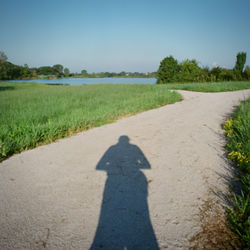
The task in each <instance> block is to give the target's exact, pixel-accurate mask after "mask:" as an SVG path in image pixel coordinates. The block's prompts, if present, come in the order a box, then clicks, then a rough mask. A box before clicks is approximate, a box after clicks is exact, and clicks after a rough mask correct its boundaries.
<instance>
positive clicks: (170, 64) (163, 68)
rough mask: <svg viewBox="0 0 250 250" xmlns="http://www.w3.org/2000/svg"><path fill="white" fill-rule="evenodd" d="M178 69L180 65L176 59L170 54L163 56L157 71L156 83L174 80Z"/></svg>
mask: <svg viewBox="0 0 250 250" xmlns="http://www.w3.org/2000/svg"><path fill="white" fill-rule="evenodd" d="M179 70H180V66H179V64H178V61H177V60H176V59H174V58H173V57H172V56H169V57H166V58H164V59H163V60H162V61H161V63H160V67H159V69H158V72H157V83H169V82H175V81H176V80H177V73H178V72H179Z"/></svg>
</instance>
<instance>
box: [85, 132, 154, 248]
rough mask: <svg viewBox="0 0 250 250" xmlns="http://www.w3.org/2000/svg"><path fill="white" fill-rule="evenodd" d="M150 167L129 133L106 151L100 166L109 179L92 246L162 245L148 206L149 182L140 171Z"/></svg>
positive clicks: (148, 246)
mask: <svg viewBox="0 0 250 250" xmlns="http://www.w3.org/2000/svg"><path fill="white" fill-rule="evenodd" d="M150 168H151V166H150V164H149V162H148V160H147V158H146V157H145V155H144V154H143V152H142V151H141V150H140V148H139V147H137V146H136V145H132V144H130V143H129V138H128V137H127V136H121V137H120V138H119V142H118V143H117V144H116V145H113V146H111V147H110V148H109V149H108V150H107V151H106V152H105V154H104V155H103V157H102V158H101V160H100V161H99V163H98V164H97V166H96V169H97V170H103V171H106V172H107V180H106V184H105V188H104V192H103V201H102V206H101V212H100V217H99V223H98V227H97V230H96V234H95V238H94V240H93V243H92V246H91V248H90V249H159V247H158V244H157V240H156V237H155V234H154V230H153V227H152V224H151V220H150V215H149V210H148V203H147V195H148V183H147V179H146V177H145V175H144V174H143V172H141V171H140V169H150Z"/></svg>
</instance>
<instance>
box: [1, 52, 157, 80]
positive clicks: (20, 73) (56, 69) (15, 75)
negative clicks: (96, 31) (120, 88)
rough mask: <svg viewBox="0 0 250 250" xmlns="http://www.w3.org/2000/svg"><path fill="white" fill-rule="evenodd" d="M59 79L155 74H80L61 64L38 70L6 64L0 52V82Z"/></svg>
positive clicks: (3, 54)
mask: <svg viewBox="0 0 250 250" xmlns="http://www.w3.org/2000/svg"><path fill="white" fill-rule="evenodd" d="M60 77H88V78H90V77H91V78H97V77H156V72H152V73H140V72H125V71H122V72H120V73H115V72H100V73H88V72H87V70H85V69H83V70H82V71H81V73H71V72H70V70H69V69H68V68H64V67H63V65H61V64H55V65H53V66H42V67H38V68H35V67H34V68H29V67H28V65H27V64H25V65H24V66H19V65H15V64H13V63H11V62H8V58H7V56H6V55H5V53H4V52H2V51H0V80H12V79H21V80H27V79H37V78H60Z"/></svg>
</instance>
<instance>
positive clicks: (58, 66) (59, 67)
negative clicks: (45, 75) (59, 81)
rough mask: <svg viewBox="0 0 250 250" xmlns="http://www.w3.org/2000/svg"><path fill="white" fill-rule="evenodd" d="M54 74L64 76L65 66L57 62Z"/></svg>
mask: <svg viewBox="0 0 250 250" xmlns="http://www.w3.org/2000/svg"><path fill="white" fill-rule="evenodd" d="M52 68H53V74H55V75H57V76H62V75H63V66H62V65H61V64H55V65H53V67H52Z"/></svg>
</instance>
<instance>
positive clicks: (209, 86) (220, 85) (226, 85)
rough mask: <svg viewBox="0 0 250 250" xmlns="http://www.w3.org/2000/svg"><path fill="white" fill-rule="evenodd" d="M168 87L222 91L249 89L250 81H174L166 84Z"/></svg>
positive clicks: (200, 90) (198, 90) (199, 90)
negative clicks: (174, 82)
mask: <svg viewBox="0 0 250 250" xmlns="http://www.w3.org/2000/svg"><path fill="white" fill-rule="evenodd" d="M166 86H167V87H168V88H169V89H182V90H191V91H197V92H224V91H235V90H242V89H250V82H214V83H176V84H166Z"/></svg>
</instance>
